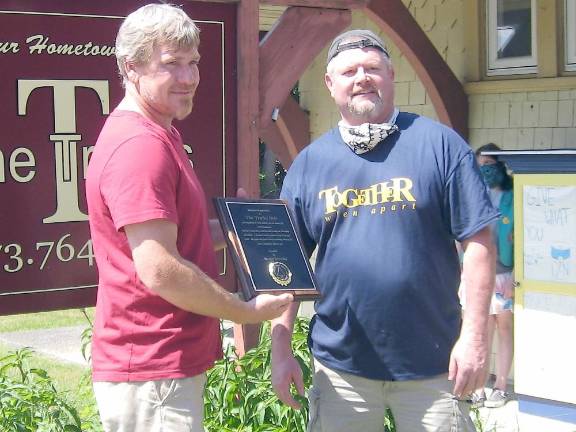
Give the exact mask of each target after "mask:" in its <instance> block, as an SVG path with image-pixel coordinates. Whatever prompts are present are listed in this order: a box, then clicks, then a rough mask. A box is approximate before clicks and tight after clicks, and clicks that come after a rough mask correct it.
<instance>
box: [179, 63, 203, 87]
mask: <svg viewBox="0 0 576 432" xmlns="http://www.w3.org/2000/svg"><path fill="white" fill-rule="evenodd" d="M199 81H200V71H199V70H198V65H196V64H193V65H189V66H187V67H184V68H182V71H181V73H180V82H181V83H183V84H188V85H196V84H198V82H199Z"/></svg>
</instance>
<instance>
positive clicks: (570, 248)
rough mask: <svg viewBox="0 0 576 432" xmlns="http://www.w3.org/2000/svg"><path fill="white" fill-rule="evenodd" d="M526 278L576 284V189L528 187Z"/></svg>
mask: <svg viewBox="0 0 576 432" xmlns="http://www.w3.org/2000/svg"><path fill="white" fill-rule="evenodd" d="M523 194H524V206H523V209H524V278H525V279H532V280H540V281H548V282H559V283H576V186H533V185H531V186H524V189H523Z"/></svg>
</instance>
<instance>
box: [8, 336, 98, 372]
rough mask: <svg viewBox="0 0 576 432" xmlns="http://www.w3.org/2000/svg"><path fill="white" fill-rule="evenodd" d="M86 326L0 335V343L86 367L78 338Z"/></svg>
mask: <svg viewBox="0 0 576 432" xmlns="http://www.w3.org/2000/svg"><path fill="white" fill-rule="evenodd" d="M85 328H86V326H77V327H60V328H52V329H40V330H26V331H16V332H9V333H0V343H1V344H3V345H7V346H8V347H10V348H14V349H20V348H25V347H29V348H31V349H32V350H33V351H34V352H36V353H38V354H43V355H46V356H48V357H52V358H54V359H57V360H63V361H65V362H68V363H74V364H79V365H82V366H86V367H88V363H87V362H86V360H85V359H84V357H82V352H81V347H82V340H81V338H80V336H81V335H82V332H83V331H84V329H85Z"/></svg>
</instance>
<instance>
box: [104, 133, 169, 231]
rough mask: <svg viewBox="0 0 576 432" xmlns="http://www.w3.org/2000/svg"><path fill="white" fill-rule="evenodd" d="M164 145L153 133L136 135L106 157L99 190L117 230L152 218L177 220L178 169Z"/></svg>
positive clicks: (165, 144) (166, 145) (166, 146)
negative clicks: (106, 161)
mask: <svg viewBox="0 0 576 432" xmlns="http://www.w3.org/2000/svg"><path fill="white" fill-rule="evenodd" d="M168 146H169V144H167V143H164V142H163V141H162V140H161V139H160V138H158V137H155V136H136V137H134V138H132V139H130V140H128V141H126V142H125V143H123V144H122V145H121V146H119V147H118V149H117V150H116V151H115V152H114V153H113V154H112V156H111V157H110V159H109V161H108V163H107V164H106V167H105V169H104V171H103V173H102V176H101V181H100V191H101V193H102V196H103V198H104V200H105V202H106V205H107V206H108V209H109V210H110V214H111V217H112V220H113V221H114V226H115V228H116V229H117V230H120V229H121V228H123V227H124V226H126V225H129V224H134V223H142V222H146V221H149V220H153V219H168V220H170V221H172V222H174V223H178V216H177V209H176V199H175V197H176V186H177V181H178V170H177V166H176V161H175V160H174V158H173V156H172V153H171V151H170V148H169V147H168ZM136 156H137V157H136Z"/></svg>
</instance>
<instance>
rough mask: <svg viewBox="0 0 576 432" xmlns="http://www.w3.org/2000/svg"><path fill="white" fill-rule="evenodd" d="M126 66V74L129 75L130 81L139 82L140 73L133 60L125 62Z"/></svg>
mask: <svg viewBox="0 0 576 432" xmlns="http://www.w3.org/2000/svg"><path fill="white" fill-rule="evenodd" d="M125 67H126V76H127V77H128V81H130V82H131V83H133V84H136V83H137V82H138V78H140V74H139V73H138V71H137V67H136V65H135V64H134V63H132V62H128V61H127V62H126V63H125Z"/></svg>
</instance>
